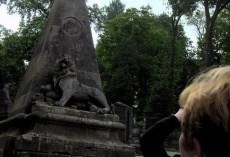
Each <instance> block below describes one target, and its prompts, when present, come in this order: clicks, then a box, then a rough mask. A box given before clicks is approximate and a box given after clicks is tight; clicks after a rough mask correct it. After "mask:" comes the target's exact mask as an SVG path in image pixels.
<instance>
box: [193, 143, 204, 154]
mask: <svg viewBox="0 0 230 157" xmlns="http://www.w3.org/2000/svg"><path fill="white" fill-rule="evenodd" d="M193 143H194V150H193V151H194V152H193V156H194V157H202V152H201V146H200V143H199V141H198V140H197V139H196V138H194V139H193Z"/></svg>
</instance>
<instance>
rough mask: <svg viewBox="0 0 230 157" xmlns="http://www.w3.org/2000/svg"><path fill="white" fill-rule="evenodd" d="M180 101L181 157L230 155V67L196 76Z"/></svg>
mask: <svg viewBox="0 0 230 157" xmlns="http://www.w3.org/2000/svg"><path fill="white" fill-rule="evenodd" d="M179 104H180V106H181V107H182V108H184V117H183V120H182V125H181V137H180V150H181V154H182V157H190V156H195V155H196V157H199V156H205V157H220V156H230V122H229V120H230V66H224V67H218V68H214V69H211V70H209V71H207V72H204V73H202V74H200V75H198V76H197V77H196V78H195V79H194V80H193V82H192V83H191V84H190V85H189V86H188V87H186V88H185V89H184V90H183V91H182V93H181V95H180V99H179ZM195 153H197V154H195ZM226 153H227V155H226Z"/></svg>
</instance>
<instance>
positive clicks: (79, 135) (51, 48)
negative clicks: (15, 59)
mask: <svg viewBox="0 0 230 157" xmlns="http://www.w3.org/2000/svg"><path fill="white" fill-rule="evenodd" d="M111 111H112V109H111V105H109V104H108V102H107V99H106V97H105V96H104V94H103V91H102V87H101V80H100V74H99V70H98V65H97V59H96V55H95V50H94V46H93V41H92V35H91V29H90V24H89V19H88V13H87V6H86V1H85V0H56V1H55V2H54V5H53V7H52V9H51V12H50V15H49V17H48V20H47V23H46V25H45V28H44V29H43V32H42V35H41V38H40V40H39V42H38V44H37V46H36V48H35V51H34V54H33V56H32V58H31V60H30V64H29V66H28V69H27V71H26V73H25V75H24V78H23V80H22V83H21V85H20V88H19V90H18V93H17V96H16V98H15V101H14V102H13V106H12V108H11V109H10V112H9V118H7V119H6V120H3V121H0V128H1V130H0V138H1V140H0V156H3V157H16V156H20V157H35V156H36V157H134V156H135V149H134V148H133V147H131V146H129V145H127V144H125V143H123V142H122V141H121V140H120V139H119V136H118V135H119V132H122V131H124V130H125V128H126V126H125V125H124V124H122V123H120V122H119V117H118V116H117V115H114V114H112V112H111Z"/></svg>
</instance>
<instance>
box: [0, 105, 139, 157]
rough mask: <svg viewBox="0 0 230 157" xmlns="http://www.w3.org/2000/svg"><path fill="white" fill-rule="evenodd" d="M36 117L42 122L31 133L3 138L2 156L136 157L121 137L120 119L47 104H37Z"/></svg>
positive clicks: (133, 150)
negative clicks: (119, 135)
mask: <svg viewBox="0 0 230 157" xmlns="http://www.w3.org/2000/svg"><path fill="white" fill-rule="evenodd" d="M32 113H36V114H38V115H39V117H40V119H39V120H38V122H36V124H35V126H34V127H33V129H32V130H31V131H29V132H28V133H26V134H23V135H20V136H16V137H2V139H1V142H0V143H1V147H2V152H4V153H2V156H4V157H10V156H13V157H15V156H17V157H18V156H20V157H35V156H36V157H135V149H134V148H133V147H130V146H128V145H126V144H124V143H122V142H121V141H120V139H119V137H118V134H119V132H120V131H123V130H124V129H125V125H124V124H122V123H120V122H119V117H118V116H115V115H110V114H106V115H99V114H96V113H93V112H87V111H80V110H74V109H70V108H61V107H54V106H48V105H46V103H36V104H34V105H33V106H32ZM3 141H4V142H3ZM3 154H4V155H3Z"/></svg>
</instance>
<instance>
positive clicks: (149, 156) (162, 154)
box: [140, 115, 180, 157]
mask: <svg viewBox="0 0 230 157" xmlns="http://www.w3.org/2000/svg"><path fill="white" fill-rule="evenodd" d="M179 127H180V123H179V121H178V120H177V118H176V117H175V116H173V115H172V116H169V117H166V118H163V119H161V120H160V121H158V122H156V123H155V124H153V125H152V126H151V127H149V128H148V130H146V131H145V132H144V133H143V135H142V136H141V138H140V145H141V151H142V154H143V156H144V157H169V155H168V154H167V152H166V150H165V149H164V141H165V139H166V137H167V136H168V135H169V134H170V133H171V132H173V131H174V130H175V129H177V128H179ZM174 157H180V155H174Z"/></svg>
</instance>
